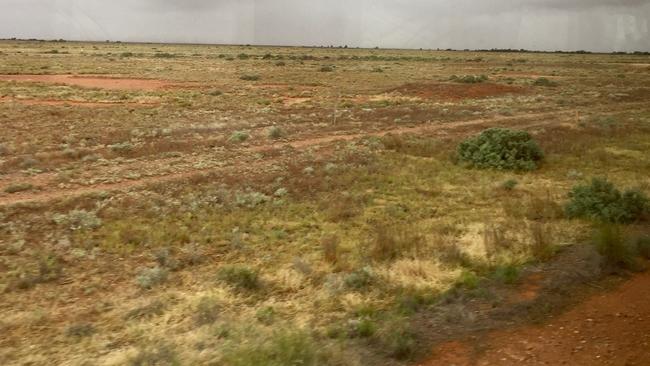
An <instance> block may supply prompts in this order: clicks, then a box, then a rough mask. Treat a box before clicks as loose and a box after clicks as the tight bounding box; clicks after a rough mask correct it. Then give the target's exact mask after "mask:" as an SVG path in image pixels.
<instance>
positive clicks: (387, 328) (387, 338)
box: [376, 318, 417, 360]
mask: <svg viewBox="0 0 650 366" xmlns="http://www.w3.org/2000/svg"><path fill="white" fill-rule="evenodd" d="M376 338H377V339H378V341H379V344H380V345H381V346H382V349H384V350H385V351H386V352H387V353H388V355H389V356H390V357H393V358H395V359H397V360H407V359H410V358H411V357H413V355H414V354H415V353H416V351H417V337H416V335H415V333H414V332H413V331H412V330H411V327H410V326H409V324H408V319H404V318H398V319H394V320H392V321H389V322H388V323H387V324H385V325H384V326H383V327H382V329H381V330H380V331H379V332H378V334H377V337H376Z"/></svg>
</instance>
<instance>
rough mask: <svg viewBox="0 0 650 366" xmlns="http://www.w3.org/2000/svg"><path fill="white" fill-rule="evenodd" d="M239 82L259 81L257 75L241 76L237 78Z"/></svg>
mask: <svg viewBox="0 0 650 366" xmlns="http://www.w3.org/2000/svg"><path fill="white" fill-rule="evenodd" d="M239 78H240V79H241V80H244V81H258V80H259V79H260V76H259V75H242V76H240V77H239Z"/></svg>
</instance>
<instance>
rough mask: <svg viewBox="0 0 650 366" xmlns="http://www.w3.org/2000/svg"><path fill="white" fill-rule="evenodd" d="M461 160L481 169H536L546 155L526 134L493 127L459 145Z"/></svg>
mask: <svg viewBox="0 0 650 366" xmlns="http://www.w3.org/2000/svg"><path fill="white" fill-rule="evenodd" d="M457 153H458V158H459V160H460V161H462V162H464V163H466V164H468V165H470V166H473V167H476V168H481V169H486V168H493V169H499V170H535V169H537V167H538V164H539V163H540V162H541V161H542V159H543V158H544V154H543V152H542V150H541V149H540V147H539V146H538V145H537V143H536V142H535V141H534V140H533V138H532V136H531V135H530V134H529V133H528V132H525V131H515V130H510V129H506V128H490V129H487V130H485V131H483V132H482V133H481V134H480V135H478V136H474V137H470V138H469V139H467V140H465V141H463V142H462V143H461V144H460V145H459V146H458V152H457Z"/></svg>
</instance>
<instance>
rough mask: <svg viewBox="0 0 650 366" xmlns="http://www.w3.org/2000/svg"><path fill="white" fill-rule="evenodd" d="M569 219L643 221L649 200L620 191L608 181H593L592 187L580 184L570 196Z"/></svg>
mask: <svg viewBox="0 0 650 366" xmlns="http://www.w3.org/2000/svg"><path fill="white" fill-rule="evenodd" d="M569 199H570V200H569V202H568V203H567V204H566V206H565V211H566V214H567V216H569V217H571V218H577V217H584V218H588V219H592V220H599V221H604V222H610V223H631V222H633V221H636V220H640V219H641V218H642V217H643V215H644V214H645V213H647V212H648V209H649V202H650V201H649V200H648V197H647V196H646V195H645V194H644V193H643V192H641V191H639V190H627V191H625V192H621V191H620V190H618V189H617V188H616V187H614V185H613V184H612V183H610V182H609V181H607V179H602V178H594V179H592V181H591V184H589V185H578V186H576V187H574V188H573V189H572V190H571V192H570V193H569Z"/></svg>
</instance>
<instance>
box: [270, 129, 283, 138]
mask: <svg viewBox="0 0 650 366" xmlns="http://www.w3.org/2000/svg"><path fill="white" fill-rule="evenodd" d="M282 137H284V131H283V130H282V129H281V128H280V127H278V126H273V127H271V128H269V138H270V139H273V140H277V139H281V138H282Z"/></svg>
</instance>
